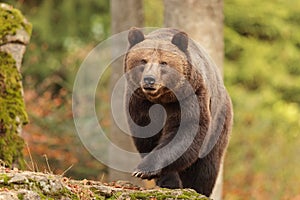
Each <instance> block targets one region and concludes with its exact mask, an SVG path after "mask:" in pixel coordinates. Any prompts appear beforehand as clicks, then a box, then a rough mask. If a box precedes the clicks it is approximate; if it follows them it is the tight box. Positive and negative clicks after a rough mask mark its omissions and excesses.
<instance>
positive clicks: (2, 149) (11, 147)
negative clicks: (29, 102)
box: [0, 52, 28, 168]
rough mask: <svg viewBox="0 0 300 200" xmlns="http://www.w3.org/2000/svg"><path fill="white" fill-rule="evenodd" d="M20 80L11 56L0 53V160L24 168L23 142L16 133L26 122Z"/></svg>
mask: <svg viewBox="0 0 300 200" xmlns="http://www.w3.org/2000/svg"><path fill="white" fill-rule="evenodd" d="M21 79H22V77H21V75H20V73H19V71H18V69H17V67H16V63H15V61H14V59H13V58H12V56H11V55H9V54H8V53H4V52H0V159H2V160H3V161H4V162H5V163H7V165H8V166H12V164H13V163H17V164H18V165H19V167H20V168H22V167H24V159H23V155H22V150H23V147H24V141H23V139H22V138H21V137H20V136H19V135H18V134H17V133H18V128H19V127H20V126H22V125H24V124H26V123H27V122H28V116H27V113H26V111H25V104H24V100H23V96H22V84H21Z"/></svg>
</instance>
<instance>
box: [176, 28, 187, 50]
mask: <svg viewBox="0 0 300 200" xmlns="http://www.w3.org/2000/svg"><path fill="white" fill-rule="evenodd" d="M188 43H189V38H188V35H187V34H186V33H185V32H179V33H176V34H175V35H174V36H173V38H172V44H174V45H176V46H177V47H178V48H179V49H180V50H181V51H183V52H186V50H187V48H188Z"/></svg>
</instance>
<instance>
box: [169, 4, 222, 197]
mask: <svg viewBox="0 0 300 200" xmlns="http://www.w3.org/2000/svg"><path fill="white" fill-rule="evenodd" d="M164 7H165V9H164V24H165V26H166V27H176V28H178V29H181V30H183V31H185V32H187V33H188V34H189V36H190V37H191V38H193V39H194V40H195V41H197V42H199V43H200V44H201V45H203V46H204V48H205V49H206V50H207V51H208V53H209V55H210V56H211V57H212V59H213V60H214V62H215V63H216V64H217V66H218V67H219V69H220V70H221V71H222V68H223V54H224V50H223V48H224V42H223V18H224V17H223V0H189V1H181V0H164ZM222 179H223V164H222V165H221V169H220V173H219V177H218V180H217V183H216V186H215V188H214V192H213V194H212V198H213V199H216V200H220V199H221V198H222Z"/></svg>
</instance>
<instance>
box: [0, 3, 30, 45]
mask: <svg viewBox="0 0 300 200" xmlns="http://www.w3.org/2000/svg"><path fill="white" fill-rule="evenodd" d="M19 29H24V30H25V31H26V32H27V33H28V34H29V35H31V31H32V25H31V24H30V23H28V22H27V21H26V20H25V18H24V16H23V15H22V13H21V12H20V11H19V10H17V9H14V8H12V7H10V6H9V5H6V4H3V3H1V4H0V44H2V43H5V36H6V35H15V34H16V32H17V30H19Z"/></svg>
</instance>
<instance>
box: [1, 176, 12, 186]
mask: <svg viewBox="0 0 300 200" xmlns="http://www.w3.org/2000/svg"><path fill="white" fill-rule="evenodd" d="M9 180H10V178H9V177H8V176H7V175H6V174H0V183H1V184H3V185H8V181H9Z"/></svg>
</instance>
